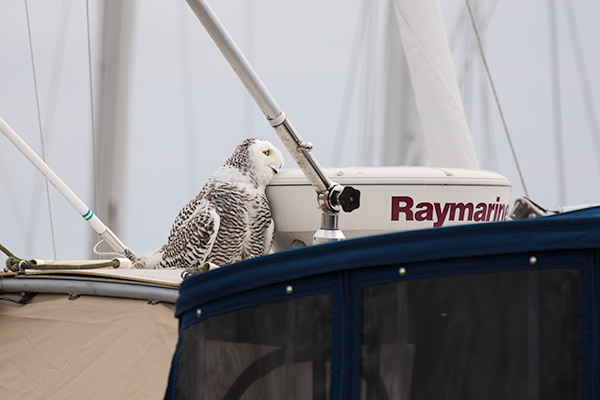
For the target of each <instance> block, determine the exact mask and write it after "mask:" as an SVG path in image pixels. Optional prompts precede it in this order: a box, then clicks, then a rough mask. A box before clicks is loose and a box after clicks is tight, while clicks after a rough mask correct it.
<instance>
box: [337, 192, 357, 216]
mask: <svg viewBox="0 0 600 400" xmlns="http://www.w3.org/2000/svg"><path fill="white" fill-rule="evenodd" d="M338 201H339V202H340V204H341V205H342V209H343V210H344V211H345V212H352V211H354V210H356V209H357V208H358V207H360V191H359V190H356V189H354V188H353V187H352V186H346V187H344V190H342V193H340V195H339V196H338Z"/></svg>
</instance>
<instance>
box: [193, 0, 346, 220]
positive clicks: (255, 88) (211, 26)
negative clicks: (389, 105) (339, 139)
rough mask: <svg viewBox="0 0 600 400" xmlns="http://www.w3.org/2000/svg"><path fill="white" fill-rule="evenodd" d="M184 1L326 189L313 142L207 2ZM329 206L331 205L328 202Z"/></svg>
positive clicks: (305, 167) (307, 171) (313, 180)
mask: <svg viewBox="0 0 600 400" xmlns="http://www.w3.org/2000/svg"><path fill="white" fill-rule="evenodd" d="M187 2H188V4H189V6H190V7H191V9H192V10H193V11H194V14H196V17H197V18H198V19H199V20H200V22H201V23H202V25H203V26H204V28H205V29H206V31H207V32H208V34H209V35H210V36H211V38H212V39H213V41H214V42H215V44H216V45H217V47H218V48H219V50H220V51H221V53H223V56H225V58H226V59H227V61H228V62H229V64H230V65H231V67H232V68H233V70H234V71H235V73H236V74H237V75H238V77H239V78H240V80H241V81H242V83H243V84H244V86H246V88H247V89H248V92H250V95H251V96H252V98H253V99H254V101H255V102H256V104H257V105H258V107H259V108H260V109H261V111H262V112H263V113H264V114H265V116H266V117H267V120H268V121H269V123H270V124H271V126H272V127H273V129H275V131H276V132H277V134H278V135H279V137H280V139H281V141H282V142H283V144H284V145H285V147H286V148H287V149H288V151H289V152H290V154H291V155H292V157H293V158H294V160H295V161H296V163H297V164H298V166H299V167H300V169H301V170H302V172H303V173H304V175H305V176H306V177H307V178H308V179H309V181H310V182H311V184H312V185H313V186H314V187H315V189H316V191H317V193H323V192H327V191H329V190H331V189H332V188H333V187H335V186H336V184H335V183H334V182H332V181H331V180H330V179H329V178H328V177H327V176H326V175H325V174H324V173H323V171H322V169H321V166H320V165H319V163H318V162H317V160H315V158H314V157H313V156H312V154H311V153H310V150H311V149H312V145H311V144H310V143H305V142H304V141H303V140H302V139H301V138H300V136H299V135H298V133H297V132H296V130H295V129H294V127H293V125H292V123H291V122H290V121H289V119H288V118H287V117H286V115H285V112H283V110H282V109H281V107H279V105H278V104H277V103H276V102H275V99H274V98H273V96H271V93H269V91H268V90H267V88H266V87H265V85H264V84H263V82H262V81H261V80H260V78H259V77H258V75H257V74H256V72H255V71H254V69H253V68H252V66H251V65H250V63H249V62H248V60H247V59H246V57H245V56H244V55H243V54H242V52H241V51H240V49H239V48H238V46H237V45H236V44H235V42H234V40H233V39H232V38H231V36H230V35H229V33H228V32H227V31H226V30H225V27H224V26H223V24H222V23H221V21H219V18H218V17H217V15H216V14H215V12H214V11H213V10H212V8H211V7H210V6H209V5H208V3H207V2H206V1H204V0H187ZM328 208H331V209H333V208H334V207H333V206H332V205H328Z"/></svg>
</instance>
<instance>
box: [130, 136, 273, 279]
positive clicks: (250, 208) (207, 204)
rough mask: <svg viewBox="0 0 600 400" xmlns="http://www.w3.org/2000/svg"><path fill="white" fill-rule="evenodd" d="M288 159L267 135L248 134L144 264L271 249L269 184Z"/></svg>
mask: <svg viewBox="0 0 600 400" xmlns="http://www.w3.org/2000/svg"><path fill="white" fill-rule="evenodd" d="M282 165H283V158H282V155H281V152H280V151H279V150H278V149H277V148H276V147H275V146H273V145H272V144H271V143H269V142H267V141H266V140H261V139H255V138H251V139H246V140H244V141H243V142H242V143H240V144H239V145H238V146H237V147H236V149H235V151H234V152H233V154H232V155H231V156H230V157H229V159H228V160H227V161H226V162H225V164H224V165H223V166H222V167H220V168H219V169H218V170H217V171H216V172H215V173H214V174H213V175H212V176H211V177H210V178H209V179H208V181H207V182H206V184H205V185H204V187H203V188H202V190H201V191H200V193H199V194H198V195H197V196H196V197H195V198H194V199H192V200H191V201H190V202H189V203H188V204H187V205H186V206H185V207H183V209H182V210H181V211H180V212H179V214H178V215H177V218H175V222H174V223H173V227H172V228H171V233H170V234H169V238H168V241H167V243H166V244H165V245H163V246H162V247H161V248H160V249H159V250H157V251H156V252H155V253H153V254H152V255H150V256H148V257H145V258H143V259H141V260H139V261H138V262H137V263H135V264H134V266H135V267H138V268H166V267H179V268H200V267H202V265H203V264H204V263H205V262H210V263H213V264H217V265H225V264H231V263H233V262H236V261H240V260H244V259H246V258H251V257H256V256H259V255H262V254H266V253H267V252H268V251H269V250H270V248H271V243H272V241H273V231H274V228H275V225H274V223H273V219H272V218H271V210H270V208H269V202H268V200H267V196H266V195H265V188H266V186H267V185H268V184H269V183H270V182H271V180H272V179H273V176H274V175H275V174H276V173H277V170H278V169H279V168H281V167H282Z"/></svg>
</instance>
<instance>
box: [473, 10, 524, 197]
mask: <svg viewBox="0 0 600 400" xmlns="http://www.w3.org/2000/svg"><path fill="white" fill-rule="evenodd" d="M465 3H466V5H467V10H468V11H469V17H470V18H471V25H472V26H473V30H474V31H475V37H476V38H477V46H478V47H479V54H481V60H482V61H483V66H484V68H485V72H486V74H487V78H488V81H489V82H490V86H491V88H492V93H493V94H494V100H495V101H496V106H497V107H498V113H499V114H500V119H501V120H502V126H503V127H504V133H505V134H506V139H507V140H508V145H509V146H510V151H511V153H512V156H513V159H514V161H515V165H516V167H517V172H518V173H519V179H520V180H521V185H522V186H523V191H524V192H525V196H527V197H530V196H529V192H528V191H527V186H526V185H525V179H524V178H523V173H522V172H521V166H520V165H519V160H518V159H517V154H516V152H515V148H514V146H513V143H512V140H511V138H510V133H509V132H508V126H507V124H506V119H505V118H504V113H503V112H502V107H501V106H500V100H499V99H498V93H497V92H496V86H495V85H494V81H493V80H492V74H491V73H490V68H489V66H488V63H487V59H486V58H485V54H484V52H483V46H482V45H481V38H480V37H479V31H478V30H477V24H475V17H474V16H473V11H472V10H471V4H470V3H469V0H465Z"/></svg>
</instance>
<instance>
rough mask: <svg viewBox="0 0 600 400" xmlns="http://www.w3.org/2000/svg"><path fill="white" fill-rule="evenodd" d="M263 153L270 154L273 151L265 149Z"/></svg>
mask: <svg viewBox="0 0 600 400" xmlns="http://www.w3.org/2000/svg"><path fill="white" fill-rule="evenodd" d="M263 154H264V155H265V156H268V155H269V154H271V152H270V151H269V150H265V151H263Z"/></svg>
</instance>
